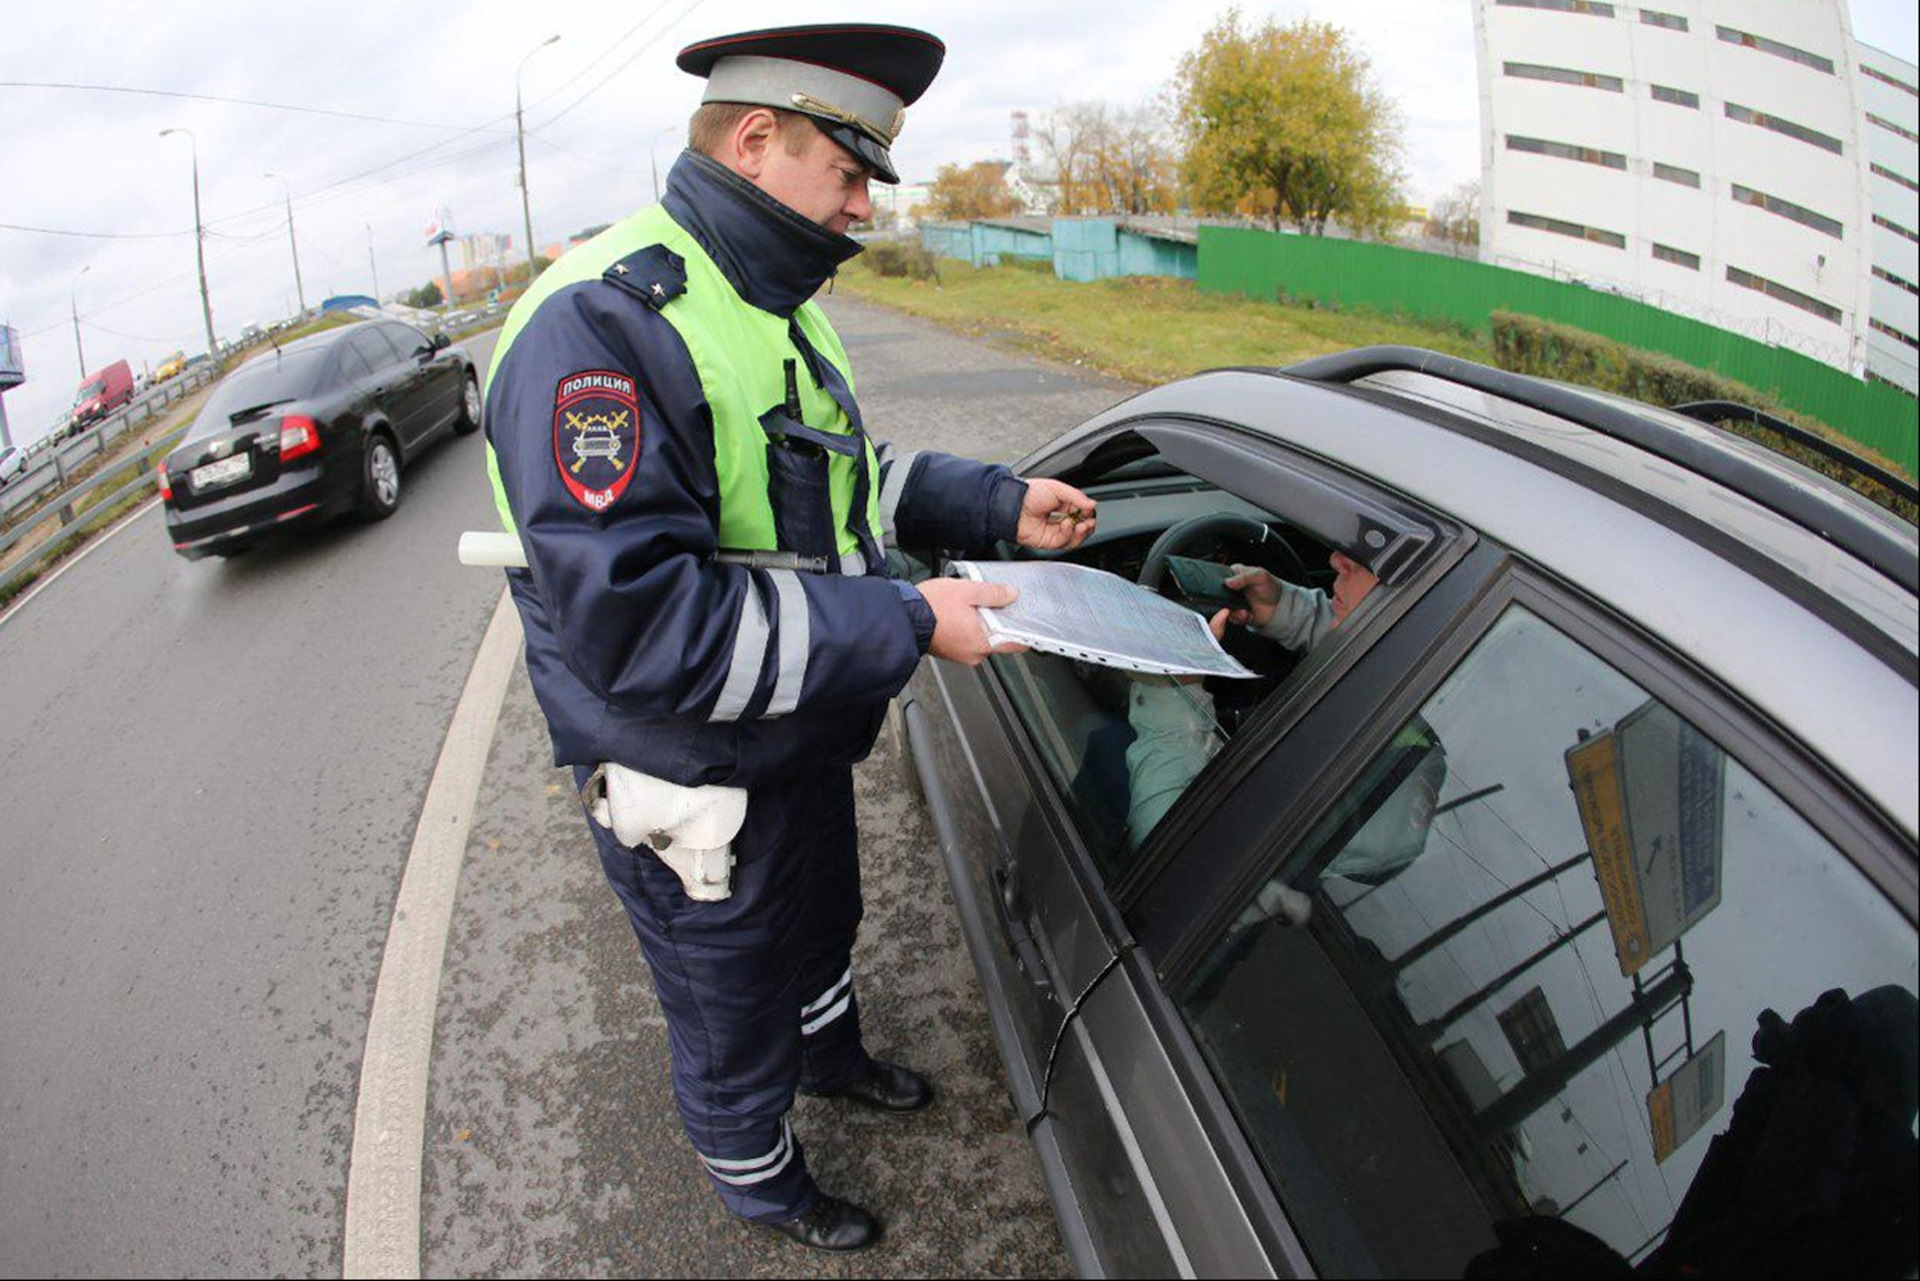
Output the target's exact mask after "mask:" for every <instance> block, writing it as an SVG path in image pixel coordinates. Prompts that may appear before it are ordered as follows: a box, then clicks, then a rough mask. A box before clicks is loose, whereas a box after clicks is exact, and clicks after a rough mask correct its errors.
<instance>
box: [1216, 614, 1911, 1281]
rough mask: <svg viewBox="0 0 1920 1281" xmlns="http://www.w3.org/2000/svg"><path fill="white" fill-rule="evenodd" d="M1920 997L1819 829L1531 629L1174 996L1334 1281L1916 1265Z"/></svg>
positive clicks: (1463, 689)
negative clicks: (1498, 1256) (1824, 1260)
mask: <svg viewBox="0 0 1920 1281" xmlns="http://www.w3.org/2000/svg"><path fill="white" fill-rule="evenodd" d="M1917 986H1920V980H1917V979H1916V958H1915V947H1914V933H1913V929H1912V927H1911V925H1910V924H1909V923H1908V922H1907V920H1906V919H1905V917H1904V915H1903V914H1902V913H1901V912H1900V911H1899V910H1897V909H1896V908H1895V907H1894V906H1893V905H1892V904H1891V903H1889V902H1888V901H1887V900H1886V899H1885V898H1884V897H1883V896H1882V895H1881V894H1880V893H1879V892H1878V891H1877V890H1876V889H1875V888H1874V887H1873V886H1872V885H1871V884H1870V883H1869V882H1868V880H1867V879H1866V878H1865V877H1864V876H1863V875H1862V874H1861V873H1860V871H1859V870H1858V869H1857V868H1856V867H1855V866H1854V865H1853V864H1852V863H1851V862H1850V861H1849V860H1848V859H1847V858H1846V857H1845V856H1844V855H1843V854H1841V853H1840V852H1839V851H1838V850H1837V849H1836V848H1835V847H1834V846H1833V845H1832V844H1830V843H1829V842H1828V841H1827V839H1826V838H1825V837H1823V836H1822V835H1821V834H1820V833H1819V832H1817V831H1816V830H1815V829H1814V828H1813V827H1812V826H1811V825H1810V824H1809V823H1807V822H1806V821H1805V820H1804V819H1803V818H1801V816H1800V815H1799V814H1797V813H1796V812H1795V811H1794V810H1792V809H1791V808H1789V807H1788V805H1787V804H1786V803H1785V802H1784V801H1782V800H1781V798H1780V797H1779V796H1778V795H1776V794H1775V793H1774V792H1773V791H1772V790H1771V789H1770V788H1769V787H1768V786H1767V785H1766V784H1764V783H1762V782H1761V781H1760V780H1759V779H1758V778H1757V777H1756V776H1755V775H1754V774H1752V773H1750V772H1749V771H1748V770H1747V769H1746V768H1745V767H1744V766H1743V765H1742V764H1741V763H1740V762H1739V761H1738V760H1736V759H1734V758H1733V757H1732V756H1730V755H1729V754H1728V753H1727V752H1726V751H1724V750H1723V749H1722V747H1721V746H1720V745H1719V744H1717V743H1715V742H1714V741H1713V740H1712V739H1710V738H1709V737H1708V736H1707V735H1706V734H1704V733H1702V732H1701V731H1700V730H1699V729H1698V728H1696V727H1695V726H1694V725H1692V724H1691V723H1689V721H1688V720H1686V719H1685V718H1684V717H1682V716H1681V715H1679V714H1678V713H1676V712H1675V711H1674V710H1672V709H1671V708H1669V707H1667V706H1666V705H1665V704H1663V703H1662V702H1661V701H1659V700H1658V699H1657V698H1654V697H1652V696H1650V695H1649V694H1648V693H1647V692H1646V691H1645V690H1643V689H1642V688H1640V687H1639V686H1638V685H1637V684H1636V683H1635V682H1634V681H1632V680H1631V679H1629V678H1628V677H1627V676H1625V675H1624V674H1623V673H1621V672H1620V671H1618V670H1616V669H1615V668H1613V667H1612V666H1610V665H1609V664H1607V663H1605V662H1603V661H1602V660H1600V659H1599V658H1597V657H1596V656H1595V655H1594V654H1592V653H1591V652H1590V651H1588V650H1587V649H1586V648H1584V647H1583V646H1581V645H1579V644H1578V643H1576V642H1575V641H1574V640H1572V639H1571V638H1570V637H1568V636H1567V635H1566V634H1565V633H1564V632H1562V631H1560V630H1559V629H1558V628H1556V627H1555V626H1553V625H1552V624H1550V623H1548V622H1546V621H1545V620H1543V619H1542V618H1540V617H1539V616H1538V615H1535V614H1533V613H1530V612H1529V611H1527V610H1526V609H1524V608H1522V607H1519V606H1512V607H1510V608H1509V609H1508V610H1507V611H1506V613H1505V614H1503V615H1502V617H1501V618H1500V619H1499V620H1498V622H1496V624H1495V625H1494V626H1493V627H1492V628H1491V629H1490V630H1489V631H1488V632H1487V634H1486V635H1485V636H1483V637H1482V638H1481V640H1480V641H1479V643H1478V644H1477V645H1476V646H1475V647H1474V649H1473V650H1472V651H1470V652H1469V653H1468V654H1467V656H1466V657H1465V658H1464V659H1463V660H1462V661H1461V662H1460V664H1459V665H1458V666H1457V667H1456V668H1455V669H1454V670H1453V672H1452V673H1451V675H1449V676H1448V677H1447V679H1446V680H1445V681H1444V682H1443V683H1442V684H1441V685H1440V686H1439V688H1438V689H1437V690H1436V691H1435V692H1434V694H1433V695H1432V696H1431V697H1430V698H1428V699H1427V700H1426V701H1425V703H1424V704H1423V705H1422V706H1421V707H1420V708H1419V710H1418V712H1417V713H1416V714H1415V715H1413V716H1411V717H1410V718H1408V719H1407V721H1406V722H1405V723H1404V724H1402V725H1400V726H1399V727H1398V729H1397V730H1396V732H1395V733H1394V734H1393V736H1392V737H1391V739H1390V741H1389V742H1388V743H1387V745H1386V746H1385V747H1384V748H1383V749H1382V750H1381V751H1380V752H1379V753H1378V754H1377V756H1376V757H1375V758H1374V760H1373V761H1372V762H1371V763H1370V764H1369V765H1368V766H1367V767H1366V768H1364V769H1362V770H1361V771H1360V772H1359V774H1358V775H1357V777H1356V779H1355V781H1354V782H1353V783H1352V785H1351V786H1349V787H1348V788H1347V789H1346V790H1345V791H1344V793H1343V794H1342V795H1341V796H1340V797H1339V798H1338V799H1337V800H1336V801H1334V802H1333V804H1332V805H1331V808H1330V810H1329V812H1328V813H1327V814H1326V815H1325V817H1324V818H1323V819H1322V820H1320V822H1319V823H1318V824H1317V826H1316V828H1315V830H1314V831H1313V832H1312V833H1311V834H1310V835H1309V836H1308V837H1307V839H1306V840H1305V841H1303V842H1301V843H1300V844H1299V846H1298V847H1296V848H1295V849H1293V850H1292V851H1290V852H1289V853H1288V854H1287V855H1286V857H1285V859H1284V861H1283V862H1282V864H1281V865H1280V867H1279V868H1278V871H1277V874H1276V875H1274V876H1273V877H1272V878H1271V879H1269V880H1268V881H1266V882H1265V883H1263V884H1261V885H1260V886H1258V887H1257V889H1256V890H1255V891H1254V892H1253V894H1252V895H1251V896H1250V897H1249V898H1248V899H1247V900H1246V901H1245V902H1244V903H1242V904H1241V906H1240V908H1239V909H1238V911H1237V913H1236V915H1235V916H1234V917H1233V918H1232V921H1231V923H1230V924H1229V925H1227V926H1226V927H1225V929H1224V931H1223V932H1222V936H1221V937H1219V938H1218V939H1217V940H1216V942H1215V945H1214V946H1213V948H1212V950H1211V953H1210V955H1209V956H1208V958H1207V959H1206V960H1205V961H1204V962H1203V963H1202V964H1201V966H1200V967H1199V968H1198V970H1197V971H1196V974H1195V976H1194V978H1193V979H1192V980H1191V981H1190V982H1189V983H1187V984H1186V985H1184V987H1183V990H1182V991H1181V992H1180V993H1179V994H1178V1001H1179V1005H1180V1008H1181V1010H1182V1013H1183V1014H1184V1016H1185V1018H1186V1020H1187V1022H1188V1025H1189V1026H1190V1027H1191V1028H1192V1029H1193V1032H1194V1034H1195V1038H1196V1040H1197V1041H1198V1043H1199V1045H1200V1046H1201V1049H1202V1053H1203V1054H1204V1056H1205V1057H1206V1059H1207V1060H1208V1062H1209V1065H1210V1066H1211V1068H1212V1070H1213V1073H1214V1075H1215V1077H1216V1079H1217V1080H1218V1082H1219V1084H1220V1086H1221V1088H1222V1090H1223V1091H1224V1093H1225V1094H1226V1095H1227V1097H1228V1099H1229V1101H1230V1103H1231V1105H1232V1106H1233V1108H1234V1110H1235V1111H1236V1113H1237V1114H1238V1116H1239V1118H1240V1121H1241V1124H1242V1126H1243V1128H1244V1132H1245V1134H1246V1135H1247V1138H1248V1140H1249V1142H1250V1143H1251V1144H1252V1146H1253V1148H1254V1150H1255V1152H1256V1153H1257V1155H1258V1156H1259V1158H1260V1160H1261V1162H1262V1164H1263V1165H1264V1166H1265V1168H1266V1171H1267V1174H1268V1177H1269V1179H1270V1180H1271V1182H1272V1183H1273V1186H1274V1188H1275V1190H1276V1192H1277V1193H1278V1194H1279V1196H1280V1199H1281V1201H1282V1204H1283V1205H1284V1206H1285V1207H1286V1210H1287V1213H1288V1216H1289V1218H1290V1219H1291V1221H1292V1222H1293V1224H1294V1226H1295V1228H1296V1229H1297V1230H1298V1232H1299V1233H1300V1236H1301V1238H1302V1240H1303V1241H1304V1242H1305V1244H1306V1245H1307V1247H1308V1249H1309V1250H1310V1252H1311V1253H1312V1255H1313V1257H1314V1263H1315V1266H1316V1268H1317V1270H1319V1271H1320V1272H1321V1273H1323V1274H1332V1275H1363V1276H1371V1275H1425V1276H1450V1275H1459V1274H1461V1272H1462V1271H1463V1270H1466V1268H1467V1265H1468V1263H1469V1261H1470V1260H1473V1259H1475V1258H1476V1257H1478V1256H1481V1255H1482V1254H1484V1253H1485V1252H1487V1251H1489V1250H1493V1249H1495V1248H1496V1246H1497V1245H1498V1244H1499V1243H1500V1242H1501V1241H1502V1240H1503V1239H1504V1240H1505V1241H1506V1242H1507V1249H1508V1250H1509V1251H1512V1250H1514V1249H1516V1248H1518V1249H1520V1250H1521V1251H1522V1252H1523V1253H1524V1251H1525V1249H1527V1248H1529V1243H1531V1246H1532V1247H1535V1248H1548V1247H1551V1248H1554V1249H1562V1250H1564V1249H1569V1248H1572V1247H1573V1246H1574V1245H1578V1246H1579V1248H1580V1249H1581V1250H1588V1251H1591V1250H1597V1253H1589V1254H1586V1255H1583V1256H1582V1257H1583V1258H1585V1259H1586V1260H1587V1261H1588V1262H1589V1263H1590V1262H1591V1261H1592V1259H1594V1258H1599V1257H1602V1256H1604V1255H1605V1254H1607V1253H1608V1252H1611V1253H1612V1254H1613V1255H1616V1256H1618V1257H1619V1258H1623V1259H1625V1260H1627V1261H1629V1262H1631V1263H1632V1264H1634V1265H1646V1266H1647V1267H1648V1268H1649V1269H1650V1270H1652V1271H1654V1272H1655V1273H1657V1274H1661V1275H1672V1274H1676V1273H1697V1274H1717V1275H1739V1274H1741V1273H1742V1272H1743V1271H1746V1270H1747V1269H1749V1268H1751V1267H1752V1266H1753V1263H1752V1258H1750V1257H1746V1256H1742V1257H1740V1258H1735V1257H1730V1256H1729V1255H1728V1254H1727V1253H1726V1252H1727V1251H1729V1250H1735V1251H1738V1250H1748V1251H1750V1252H1752V1254H1753V1257H1760V1258H1768V1259H1769V1260H1770V1262H1771V1263H1772V1264H1773V1265H1774V1266H1777V1267H1778V1268H1780V1270H1781V1271H1780V1274H1781V1275H1798V1274H1805V1271H1806V1269H1810V1268H1813V1267H1814V1266H1816V1265H1815V1264H1814V1262H1813V1261H1812V1257H1811V1256H1807V1257H1802V1255H1800V1254H1793V1253H1792V1252H1793V1251H1796V1250H1798V1251H1801V1252H1803V1253H1804V1252H1806V1251H1809V1250H1811V1251H1813V1252H1814V1253H1815V1254H1818V1253H1819V1252H1821V1251H1825V1250H1829V1249H1832V1250H1840V1251H1844V1257H1845V1258H1846V1259H1847V1262H1846V1263H1845V1264H1842V1265H1837V1266H1838V1267H1839V1269H1840V1270H1839V1272H1838V1274H1839V1275H1862V1274H1864V1275H1883V1274H1893V1275H1910V1274H1911V1271H1912V1268H1913V1241H1914V1236H1913V1220H1912V1207H1913V1204H1914V1200H1913V1197H1914V1170H1915V1142H1914V1128H1913V1127H1914V1122H1915V1088H1916V1082H1915V1066H1914V1044H1915V1035H1916V1024H1917V1022H1920V1018H1917V1015H1916V1011H1920V1003H1917V1002H1916V1000H1915V991H1916V987H1917ZM1780 1145H1787V1146H1786V1147H1781V1146H1780ZM1762 1203H1768V1204H1775V1208H1776V1209H1777V1210H1778V1212H1779V1215H1780V1216H1783V1217H1781V1218H1780V1219H1779V1221H1778V1222H1771V1221H1769V1220H1768V1212H1763V1211H1758V1210H1757V1209H1756V1207H1757V1206H1760V1205H1761V1204H1762ZM1756 1213H1758V1214H1759V1220H1758V1221H1759V1222H1760V1223H1762V1224H1763V1230H1761V1231H1759V1233H1758V1235H1756V1229H1755V1226H1754V1225H1755V1222H1756V1220H1755V1218H1754V1216H1755V1214H1756ZM1803 1215H1804V1216H1807V1217H1806V1220H1805V1222H1804V1223H1802V1222H1801V1221H1800V1219H1799V1218H1798V1217H1797V1216H1803ZM1516 1224H1517V1225H1520V1226H1519V1227H1518V1228H1517V1229H1516V1227H1515V1225H1516ZM1569 1229H1573V1230H1577V1232H1576V1231H1570V1230H1569ZM1775 1232H1777V1233H1779V1234H1780V1235H1769V1234H1771V1233H1775ZM1516 1243H1518V1244H1517V1245H1516ZM1782 1251H1785V1252H1786V1253H1785V1254H1782V1253H1781V1252H1782ZM1743 1259H1744V1262H1743ZM1508 1261H1509V1262H1510V1263H1511V1262H1512V1258H1511V1257H1509V1259H1508ZM1532 1266H1535V1267H1538V1266H1540V1265H1539V1264H1538V1263H1537V1262H1536V1263H1535V1264H1534V1265H1532ZM1483 1274H1484V1275H1517V1274H1516V1273H1500V1272H1499V1271H1498V1270H1497V1269H1496V1270H1495V1271H1494V1272H1487V1273H1483Z"/></svg>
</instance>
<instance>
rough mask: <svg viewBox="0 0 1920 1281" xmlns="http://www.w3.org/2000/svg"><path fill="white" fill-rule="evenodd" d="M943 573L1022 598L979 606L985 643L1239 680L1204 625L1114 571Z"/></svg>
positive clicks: (1036, 565) (1046, 566) (1039, 564)
mask: <svg viewBox="0 0 1920 1281" xmlns="http://www.w3.org/2000/svg"><path fill="white" fill-rule="evenodd" d="M949 572H950V573H952V574H953V575H954V576H955V577H957V578H971V579H973V580H974V581H975V582H980V583H1006V584H1008V585H1010V586H1012V587H1015V588H1018V589H1019V592H1020V598H1019V599H1018V600H1016V601H1014V602H1013V604H1011V605H1008V606H1006V607H1005V608H1004V609H985V608H983V609H981V611H980V621H981V622H982V623H984V624H985V625H986V629H987V639H988V640H990V641H991V642H993V643H994V644H995V645H1001V644H1006V643H1009V642H1012V643H1015V644H1020V645H1025V646H1027V647H1029V648H1031V649H1038V650H1043V651H1045V652H1047V653H1049V654H1062V655H1065V656H1066V657H1068V658H1077V659H1081V660H1083V661H1085V662H1089V663H1101V664H1104V665H1105V666H1107V667H1120V668H1124V669H1126V670H1127V671H1133V672H1153V673H1157V674H1159V675H1162V676H1240V677H1248V678H1251V677H1253V676H1254V675H1255V673H1253V672H1250V671H1248V670H1247V669H1246V668H1244V667H1242V666H1241V665H1240V664H1239V663H1238V662H1236V661H1234V659H1233V658H1232V657H1231V656H1229V655H1228V654H1227V652H1226V651H1225V650H1223V649H1221V648H1220V642H1219V641H1216V640H1215V639H1214V638H1213V633H1212V632H1211V631H1209V630H1208V629H1207V620H1206V619H1204V618H1202V617H1200V615H1198V614H1196V613H1194V612H1193V611H1192V610H1190V609H1187V608H1185V607H1183V606H1180V605H1176V604H1174V603H1173V602H1172V601H1170V600H1168V599H1166V598H1165V597H1164V596H1161V595H1159V594H1158V593H1156V592H1151V591H1148V590H1147V589H1146V588H1144V587H1142V586H1140V585H1139V584H1138V583H1132V582H1128V581H1127V580H1126V579H1124V578H1122V577H1120V576H1119V575H1118V574H1109V573H1107V572H1106V571H1105V570H1100V569H1088V568H1087V567H1086V566H1084V565H1069V564H1067V563H1066V562H1064V561H968V560H961V561H955V562H953V564H952V565H951V566H949Z"/></svg>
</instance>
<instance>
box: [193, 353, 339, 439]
mask: <svg viewBox="0 0 1920 1281" xmlns="http://www.w3.org/2000/svg"><path fill="white" fill-rule="evenodd" d="M326 358H327V351H326V349H325V348H308V349H305V350H302V351H290V352H286V353H284V354H280V355H273V356H262V357H259V358H257V359H255V360H250V361H248V362H247V363H246V364H244V365H242V366H241V367H240V368H239V369H237V370H235V371H234V372H233V373H231V374H229V375H228V376H227V379H226V381H225V382H223V383H221V384H220V385H219V386H218V387H216V388H215V389H214V392H213V395H211V396H209V397H208V398H207V403H206V404H205V405H204V406H203V407H202V408H201V410H200V416H199V417H197V418H195V419H194V420H193V427H192V429H191V430H189V431H188V432H187V434H186V436H185V437H184V438H183V439H185V440H199V439H202V438H203V437H206V436H212V435H216V434H217V433H219V432H222V431H225V430H226V429H227V428H228V427H229V426H230V425H231V424H232V422H233V419H234V418H235V417H236V416H244V415H245V414H246V412H247V411H248V410H251V409H256V408H259V407H262V406H266V405H273V404H278V403H280V402H282V401H288V400H299V399H301V398H303V397H305V396H308V395H311V394H312V393H313V391H314V390H315V384H316V382H317V380H318V379H319V376H320V370H321V367H322V366H323V365H324V364H325V363H326Z"/></svg>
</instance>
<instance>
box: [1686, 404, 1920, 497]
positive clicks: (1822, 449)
mask: <svg viewBox="0 0 1920 1281" xmlns="http://www.w3.org/2000/svg"><path fill="white" fill-rule="evenodd" d="M1669 408H1670V409H1671V410H1672V412H1674V413H1676V414H1684V415H1686V416H1687V417H1688V418H1693V419H1697V420H1698V421H1700V422H1703V423H1717V422H1724V421H1726V420H1728V419H1737V420H1739V421H1741V422H1749V423H1752V424H1753V425H1754V426H1755V427H1764V428H1766V429H1767V430H1768V431H1771V432H1778V433H1779V434H1780V435H1782V436H1785V437H1786V438H1787V439H1788V440H1790V441H1792V442H1793V443H1794V444H1796V445H1804V446H1805V447H1807V448H1808V449H1811V450H1812V451H1813V452H1814V453H1816V454H1819V455H1820V456H1821V457H1823V458H1828V459H1831V460H1832V461H1834V462H1836V463H1839V464H1840V465H1841V466H1843V467H1845V468H1846V469H1847V470H1849V471H1851V472H1853V473H1854V474H1855V475H1858V476H1865V477H1866V478H1867V479H1869V480H1872V481H1875V482H1877V483H1879V484H1882V485H1885V486H1886V487H1887V488H1888V489H1890V490H1892V491H1893V492H1894V493H1895V494H1898V495H1899V496H1900V497H1902V498H1904V499H1906V500H1907V501H1908V502H1910V503H1914V504H1920V489H1916V488H1915V487H1914V484H1913V482H1912V481H1910V480H1908V479H1907V478H1906V477H1905V476H1902V475H1900V474H1898V473H1897V472H1891V471H1888V470H1887V469H1886V468H1884V467H1882V466H1880V465H1879V464H1878V463H1876V462H1874V461H1873V460H1872V459H1870V458H1863V457H1861V456H1860V455H1859V454H1856V453H1854V452H1853V451H1852V450H1851V449H1848V448H1847V447H1846V446H1845V445H1842V444H1838V443H1836V442H1834V441H1831V440H1828V439H1827V438H1826V437H1825V436H1822V435H1820V434H1819V433H1818V432H1811V431H1808V430H1807V429H1806V428H1805V427H1800V426H1797V425H1795V424H1793V423H1790V422H1788V421H1787V420H1786V419H1784V418H1781V417H1779V416H1778V415H1776V414H1770V413H1768V412H1767V411H1766V410H1764V409H1755V408H1754V407H1753V406H1752V405H1743V404H1741V403H1740V402H1739V401H1737V400H1695V401H1691V402H1689V403H1687V404H1684V405H1672V406H1669Z"/></svg>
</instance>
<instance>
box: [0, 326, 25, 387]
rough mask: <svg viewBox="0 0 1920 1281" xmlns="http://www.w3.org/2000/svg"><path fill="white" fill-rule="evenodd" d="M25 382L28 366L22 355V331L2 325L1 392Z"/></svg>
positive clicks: (0, 346)
mask: <svg viewBox="0 0 1920 1281" xmlns="http://www.w3.org/2000/svg"><path fill="white" fill-rule="evenodd" d="M25 381H27V366H26V362H25V359H24V358H23V357H22V356H21V354H20V331H19V330H18V329H15V328H14V327H13V326H12V325H0V391H5V390H6V389H7V388H9V387H18V386H19V385H20V384H21V383H23V382H25Z"/></svg>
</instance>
